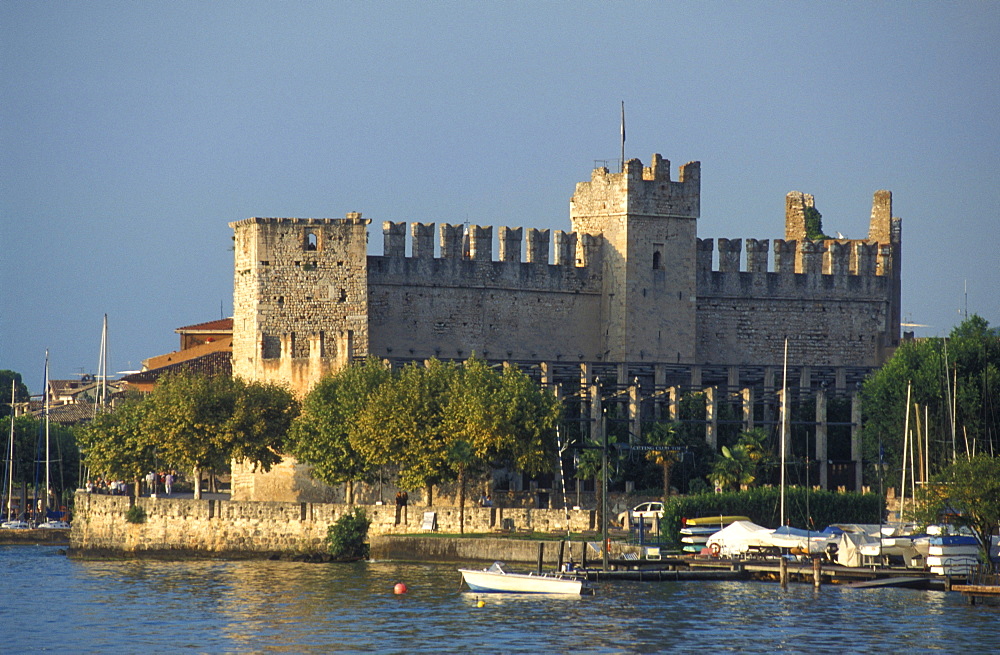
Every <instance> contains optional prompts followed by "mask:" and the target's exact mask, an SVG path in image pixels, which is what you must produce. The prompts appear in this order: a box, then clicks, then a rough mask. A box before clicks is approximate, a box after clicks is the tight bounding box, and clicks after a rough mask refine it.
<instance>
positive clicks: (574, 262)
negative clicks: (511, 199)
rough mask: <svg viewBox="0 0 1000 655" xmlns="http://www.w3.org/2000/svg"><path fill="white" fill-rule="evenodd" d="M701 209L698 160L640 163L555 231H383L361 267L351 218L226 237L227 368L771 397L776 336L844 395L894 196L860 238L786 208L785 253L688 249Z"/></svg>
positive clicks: (862, 352) (309, 376) (894, 248)
mask: <svg viewBox="0 0 1000 655" xmlns="http://www.w3.org/2000/svg"><path fill="white" fill-rule="evenodd" d="M700 195H701V165H700V163H699V162H691V163H688V164H685V165H684V166H682V167H681V168H680V174H679V179H678V180H676V181H675V180H672V179H671V173H670V162H669V161H667V160H665V159H663V158H661V157H660V155H653V157H652V160H651V161H650V164H649V166H643V165H642V163H641V162H640V161H639V160H636V159H632V160H629V161H627V162H625V164H624V166H623V171H622V172H620V173H611V172H609V171H608V169H607V168H596V169H594V170H593V171H592V173H591V177H590V180H589V181H586V182H580V183H578V184H577V185H576V190H575V192H574V194H573V196H572V198H571V199H570V228H571V229H570V230H569V231H561V230H558V231H554V232H550V231H549V230H539V229H534V228H522V227H500V228H498V229H497V230H496V233H494V229H493V228H492V227H484V226H479V225H456V224H446V223H442V224H440V225H438V226H435V224H434V223H419V222H414V223H410V224H409V228H407V224H406V223H401V222H400V223H397V222H389V221H386V222H384V223H383V225H382V232H383V247H382V254H381V255H372V254H368V224H369V220H368V219H365V218H362V215H361V214H360V213H355V212H352V213H348V214H347V216H346V218H344V219H312V218H306V219H300V218H248V219H245V220H241V221H236V222H233V223H231V224H230V227H232V228H233V230H234V232H235V236H234V239H235V283H234V314H233V372H234V374H235V375H238V376H241V377H244V378H248V379H258V380H271V381H280V382H283V383H286V384H288V385H290V386H291V387H292V388H293V389H294V390H295V391H296V392H297V393H299V394H304V393H305V392H306V391H308V389H309V388H310V387H311V385H312V384H314V383H315V382H316V381H317V380H319V379H320V378H321V377H322V376H323V375H324V374H327V373H329V372H332V371H336V370H337V369H338V368H340V367H342V366H343V365H345V364H346V363H348V362H350V361H352V360H354V359H357V358H363V357H366V356H369V355H372V356H375V357H378V358H380V359H385V360H388V361H391V362H394V363H403V362H406V361H421V360H425V359H428V358H431V357H437V358H439V359H466V358H468V357H469V356H471V355H473V354H475V355H476V356H478V357H480V358H483V359H486V360H488V361H491V362H512V363H517V364H518V365H520V366H522V368H526V369H530V370H531V371H532V373H533V374H534V375H536V377H538V378H539V379H540V381H542V382H546V383H550V384H552V383H555V384H561V385H564V386H565V385H567V384H568V385H570V388H571V390H573V388H575V389H576V390H579V389H589V388H590V386H591V385H592V384H593V383H594V381H595V379H600V380H601V381H602V383H603V384H604V385H608V386H614V387H617V388H618V389H626V388H628V387H630V386H635V387H641V389H642V390H643V392H644V393H645V394H647V395H655V394H656V393H657V392H665V391H666V390H667V389H689V390H690V389H697V390H701V389H703V388H705V387H710V386H711V387H717V388H718V387H721V388H723V389H724V390H728V391H729V392H730V393H736V392H738V390H740V389H744V388H751V389H759V390H760V392H761V393H768V391H769V390H770V391H773V390H774V388H775V377H776V375H775V374H776V372H777V373H778V374H780V372H781V365H782V357H783V348H784V343H785V339H786V338H787V339H788V347H789V363H790V364H791V365H792V366H793V367H794V374H795V376H796V377H795V381H796V385H797V386H798V387H800V388H801V389H803V390H805V392H806V393H809V390H810V389H819V388H823V389H825V388H827V387H831V388H832V389H836V390H838V391H842V392H844V393H847V392H849V391H850V390H853V389H854V388H855V386H856V384H857V382H859V381H860V380H861V379H862V378H863V377H864V376H865V375H866V374H867V373H868V372H869V371H870V370H871V369H872V368H874V367H877V366H879V365H880V364H881V363H883V362H884V361H885V360H886V359H887V358H888V356H889V355H890V354H891V352H892V350H893V349H894V347H895V346H896V345H897V344H898V340H899V329H900V270H901V269H900V253H901V221H900V219H898V218H894V217H893V216H892V196H891V194H890V192H888V191H878V192H876V193H875V196H874V202H873V206H872V214H871V223H870V228H869V233H868V238H866V239H839V238H838V239H823V240H817V241H812V240H809V239H807V238H806V216H807V213H808V212H809V211H810V210H811V209H813V208H814V207H813V206H814V201H813V198H812V197H811V196H809V195H807V194H803V193H798V192H793V193H790V194H788V196H787V198H786V212H785V234H784V239H775V240H774V241H773V249H772V248H771V245H772V243H771V242H770V241H769V240H767V239H762V240H759V239H746V242H745V243H746V256H745V258H744V257H743V254H742V250H743V245H744V241H743V240H742V239H718V241H717V243H716V242H715V241H713V240H712V239H700V238H698V236H697V220H698V217H699V213H700ZM408 235H409V236H408ZM716 252H717V253H718V255H717V257H716ZM769 252H773V256H771V255H769ZM494 253H495V254H494ZM777 385H778V386H780V378H779V380H778V382H777ZM635 411H637V412H641V411H644V410H642V409H641V408H639V409H636V410H635ZM657 414H659V409H658V408H657ZM859 459H860V458H859Z"/></svg>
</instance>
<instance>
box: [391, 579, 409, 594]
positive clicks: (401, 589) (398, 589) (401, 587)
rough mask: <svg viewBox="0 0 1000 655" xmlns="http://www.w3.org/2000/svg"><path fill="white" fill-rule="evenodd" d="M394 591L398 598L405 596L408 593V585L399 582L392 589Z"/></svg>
mask: <svg viewBox="0 0 1000 655" xmlns="http://www.w3.org/2000/svg"><path fill="white" fill-rule="evenodd" d="M392 591H393V593H394V594H396V595H397V596H398V595H400V594H405V593H406V585H405V584H403V583H402V582H397V583H396V586H395V587H393V588H392Z"/></svg>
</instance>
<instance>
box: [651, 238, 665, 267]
mask: <svg viewBox="0 0 1000 655" xmlns="http://www.w3.org/2000/svg"><path fill="white" fill-rule="evenodd" d="M662 269H663V244H662V243H654V244H653V270H654V271H659V270H662Z"/></svg>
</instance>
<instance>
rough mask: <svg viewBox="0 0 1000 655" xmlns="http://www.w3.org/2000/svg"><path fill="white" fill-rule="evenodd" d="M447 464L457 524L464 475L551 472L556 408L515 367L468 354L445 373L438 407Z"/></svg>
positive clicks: (556, 403)
mask: <svg viewBox="0 0 1000 655" xmlns="http://www.w3.org/2000/svg"><path fill="white" fill-rule="evenodd" d="M442 409H443V412H444V417H443V431H444V433H445V435H446V439H447V441H448V462H449V463H450V465H451V466H450V468H451V472H452V474H453V475H454V478H452V476H451V475H448V474H445V476H444V477H445V478H446V479H456V480H457V481H458V487H459V525H460V527H461V526H463V524H464V514H465V488H466V483H467V481H468V479H469V477H470V475H476V476H479V475H482V474H484V473H486V472H487V471H488V470H489V469H491V468H499V467H509V468H513V469H516V470H519V471H524V472H526V473H529V474H537V473H540V472H543V471H548V470H551V468H552V465H553V461H552V457H553V454H554V453H555V448H556V444H555V429H556V424H557V423H558V420H559V417H560V415H561V406H560V404H559V401H558V400H557V399H556V398H555V396H554V395H552V394H550V393H548V392H546V391H543V390H542V389H540V388H539V387H538V386H537V385H536V384H535V383H534V382H533V381H532V380H531V379H530V378H529V377H528V376H526V375H524V373H523V372H521V371H519V370H518V369H517V368H515V367H506V368H505V369H504V370H503V372H502V373H500V374H498V373H497V372H496V371H494V370H493V369H492V368H490V367H489V366H488V365H487V364H486V363H485V362H484V361H483V360H480V359H477V358H472V359H469V360H467V361H466V362H465V364H464V365H463V366H461V367H459V368H456V369H453V370H452V371H451V385H450V387H449V393H448V401H447V403H446V404H445V405H444V407H443V408H442Z"/></svg>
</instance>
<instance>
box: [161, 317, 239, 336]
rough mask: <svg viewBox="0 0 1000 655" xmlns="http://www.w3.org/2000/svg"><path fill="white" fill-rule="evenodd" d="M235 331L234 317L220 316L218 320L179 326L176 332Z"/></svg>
mask: <svg viewBox="0 0 1000 655" xmlns="http://www.w3.org/2000/svg"><path fill="white" fill-rule="evenodd" d="M232 331H233V319H231V318H220V319H218V320H216V321H208V322H207V323H196V324H194V325H187V326H184V327H179V328H177V329H176V330H174V332H177V333H182V332H232Z"/></svg>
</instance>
